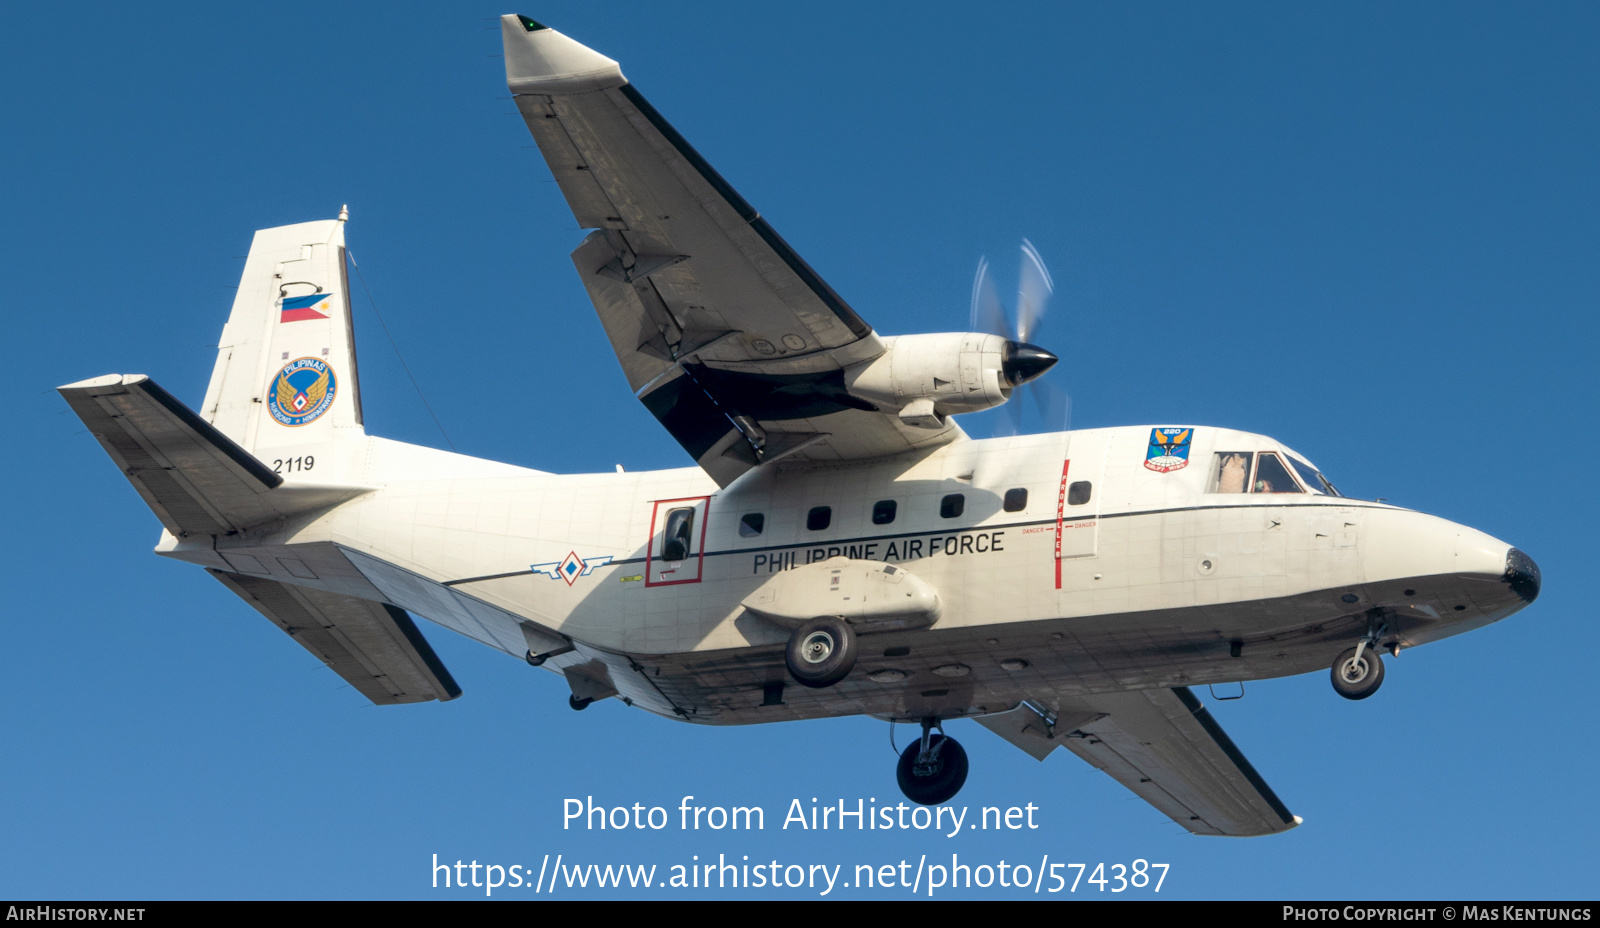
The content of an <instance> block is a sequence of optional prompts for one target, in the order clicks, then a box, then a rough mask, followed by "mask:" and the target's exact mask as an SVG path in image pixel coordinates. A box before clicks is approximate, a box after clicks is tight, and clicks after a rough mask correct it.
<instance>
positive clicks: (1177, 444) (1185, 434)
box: [1144, 429, 1194, 474]
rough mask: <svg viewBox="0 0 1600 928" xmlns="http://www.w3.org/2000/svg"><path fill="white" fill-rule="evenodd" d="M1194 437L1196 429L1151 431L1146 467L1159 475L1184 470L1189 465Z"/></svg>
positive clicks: (1145, 459)
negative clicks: (1191, 442) (1191, 443)
mask: <svg viewBox="0 0 1600 928" xmlns="http://www.w3.org/2000/svg"><path fill="white" fill-rule="evenodd" d="M1193 437H1194V429H1151V430H1150V450H1149V451H1148V452H1146V454H1145V456H1144V466H1145V467H1146V468H1148V469H1149V470H1153V471H1155V472H1156V473H1158V474H1167V473H1171V472H1172V471H1175V470H1182V469H1183V468H1185V467H1187V466H1188V464H1189V439H1191V438H1193Z"/></svg>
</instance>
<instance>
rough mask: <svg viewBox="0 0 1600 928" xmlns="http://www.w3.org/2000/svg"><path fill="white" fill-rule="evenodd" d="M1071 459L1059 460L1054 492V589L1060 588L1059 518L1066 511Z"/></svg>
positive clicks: (1060, 518)
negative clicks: (1057, 486)
mask: <svg viewBox="0 0 1600 928" xmlns="http://www.w3.org/2000/svg"><path fill="white" fill-rule="evenodd" d="M1071 467H1072V459H1071V458H1068V459H1067V460H1065V461H1062V462H1061V490H1060V492H1058V493H1057V494H1056V589H1058V590H1059V589H1061V520H1062V518H1063V517H1064V515H1065V513H1066V511H1067V470H1068V469H1069V468H1071Z"/></svg>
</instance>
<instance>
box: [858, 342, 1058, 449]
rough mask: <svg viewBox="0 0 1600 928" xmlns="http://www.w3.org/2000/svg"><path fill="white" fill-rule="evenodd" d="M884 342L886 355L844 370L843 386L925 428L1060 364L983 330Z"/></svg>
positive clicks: (999, 398)
mask: <svg viewBox="0 0 1600 928" xmlns="http://www.w3.org/2000/svg"><path fill="white" fill-rule="evenodd" d="M883 343H884V352H883V354H881V355H879V356H878V357H876V358H873V359H872V360H871V361H864V362H862V363H860V364H857V365H855V366H854V367H850V368H847V369H846V370H845V373H844V382H845V387H846V389H848V390H849V391H850V394H851V395H852V396H856V397H859V398H861V399H864V400H866V401H868V402H870V403H874V404H877V405H878V406H881V407H884V408H885V409H892V410H894V411H896V412H897V413H898V414H899V416H900V420H901V421H902V422H904V423H906V424H907V425H914V426H916V427H918V428H925V429H937V428H943V427H944V424H945V417H947V416H952V415H957V414H959V413H964V412H977V411H979V410H982V409H993V408H994V407H996V406H999V405H1000V404H1001V403H1004V402H1005V401H1006V400H1007V399H1009V398H1010V396H1011V391H1012V389H1014V388H1015V387H1018V386H1020V385H1022V384H1024V383H1026V382H1028V381H1029V380H1032V379H1033V378H1035V377H1037V376H1039V375H1040V374H1043V373H1044V372H1045V371H1046V370H1048V369H1049V368H1050V366H1051V365H1052V364H1054V363H1056V360H1057V358H1056V356H1055V355H1053V354H1051V353H1050V352H1048V351H1045V350H1044V349H1043V348H1038V347H1035V346H1033V345H1027V344H1023V343H1021V342H1014V341H1009V340H1007V339H1005V338H1003V337H1001V336H999V335H985V334H983V333H981V332H941V333H937V334H932V335H892V336H889V337H887V338H884V340H883Z"/></svg>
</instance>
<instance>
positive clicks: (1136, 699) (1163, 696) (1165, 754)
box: [1057, 687, 1300, 837]
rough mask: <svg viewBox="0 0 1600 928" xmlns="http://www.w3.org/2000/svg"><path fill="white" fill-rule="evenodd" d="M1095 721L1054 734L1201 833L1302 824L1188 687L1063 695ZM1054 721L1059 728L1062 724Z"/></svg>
mask: <svg viewBox="0 0 1600 928" xmlns="http://www.w3.org/2000/svg"><path fill="white" fill-rule="evenodd" d="M1059 711H1060V718H1061V719H1065V718H1066V717H1067V716H1069V715H1070V716H1073V717H1074V718H1083V717H1084V715H1083V714H1081V713H1092V715H1093V717H1094V720H1093V721H1090V722H1087V723H1074V722H1067V723H1066V724H1068V725H1071V724H1078V726H1079V727H1078V728H1076V729H1075V730H1073V731H1072V732H1070V733H1065V732H1059V731H1058V733H1057V737H1058V738H1060V740H1061V741H1062V743H1063V744H1065V745H1066V746H1067V748H1068V749H1069V750H1071V751H1072V752H1073V753H1074V754H1077V755H1078V756H1079V757H1081V758H1083V759H1084V760H1086V761H1088V762H1089V763H1091V764H1093V765H1094V766H1095V767H1097V768H1099V769H1100V770H1103V771H1105V773H1106V774H1107V775H1108V776H1110V777H1111V778H1112V779H1113V780H1116V781H1117V782H1118V783H1121V784H1122V785H1123V786H1126V787H1127V788H1129V789H1131V790H1133V791H1134V792H1135V793H1137V794H1138V795H1139V797H1140V798H1141V799H1143V800H1145V801H1146V802H1148V803H1150V804H1151V805H1153V806H1155V807H1156V808H1157V809H1159V810H1161V811H1162V812H1163V813H1165V814H1166V815H1167V816H1169V817H1170V818H1171V819H1172V820H1173V821H1175V822H1177V823H1178V824H1179V825H1182V826H1183V827H1184V828H1187V829H1188V830H1189V831H1191V832H1193V833H1195V834H1198V835H1229V836H1233V837H1245V836H1249V835H1267V834H1273V833H1275V832H1280V831H1288V830H1289V829H1291V828H1293V827H1295V826H1296V825H1298V824H1300V819H1299V817H1298V816H1295V815H1293V814H1291V813H1290V812H1289V810H1288V809H1287V808H1285V807H1284V805H1283V803H1282V802H1281V801H1279V799H1278V797H1277V795H1276V794H1274V793H1273V792H1272V788H1271V787H1269V786H1268V785H1267V784H1266V781H1264V780H1262V779H1261V775H1260V774H1258V773H1256V770H1255V768H1254V767H1252V766H1250V762H1249V761H1248V760H1246V759H1245V757H1244V755H1243V754H1241V753H1239V749H1238V748H1237V747H1235V746H1234V744H1233V739H1231V738H1229V737H1228V735H1227V733H1226V732H1224V731H1223V730H1222V727H1221V726H1219V725H1218V724H1217V722H1216V720H1215V719H1213V718H1212V717H1211V713H1210V712H1209V711H1207V710H1206V708H1205V706H1203V705H1201V704H1200V700H1199V699H1196V698H1195V695H1194V694H1193V693H1191V692H1189V689H1188V688H1187V687H1177V688H1174V689H1170V690H1140V691H1137V692H1131V693H1107V694H1102V695H1096V696H1081V697H1074V698H1068V699H1063V700H1061V706H1060V710H1059ZM1059 727H1060V726H1059V725H1058V729H1059Z"/></svg>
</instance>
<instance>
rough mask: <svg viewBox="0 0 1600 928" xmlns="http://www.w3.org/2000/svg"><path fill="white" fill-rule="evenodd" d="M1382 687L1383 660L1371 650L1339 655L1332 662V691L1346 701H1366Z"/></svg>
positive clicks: (1353, 649) (1354, 650)
mask: <svg viewBox="0 0 1600 928" xmlns="http://www.w3.org/2000/svg"><path fill="white" fill-rule="evenodd" d="M1382 685H1383V658H1382V657H1379V656H1378V652H1377V651H1376V650H1375V649H1373V648H1362V649H1361V656H1360V657H1359V658H1358V657H1356V649H1355V648H1351V649H1350V650H1348V651H1346V652H1344V653H1343V654H1341V655H1339V659H1338V660H1336V661H1334V662H1333V689H1334V692H1337V693H1338V694H1339V695H1340V696H1343V697H1344V698H1346V699H1366V698H1367V697H1368V696H1371V695H1372V694H1373V693H1376V692H1377V691H1378V687H1380V686H1382Z"/></svg>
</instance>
